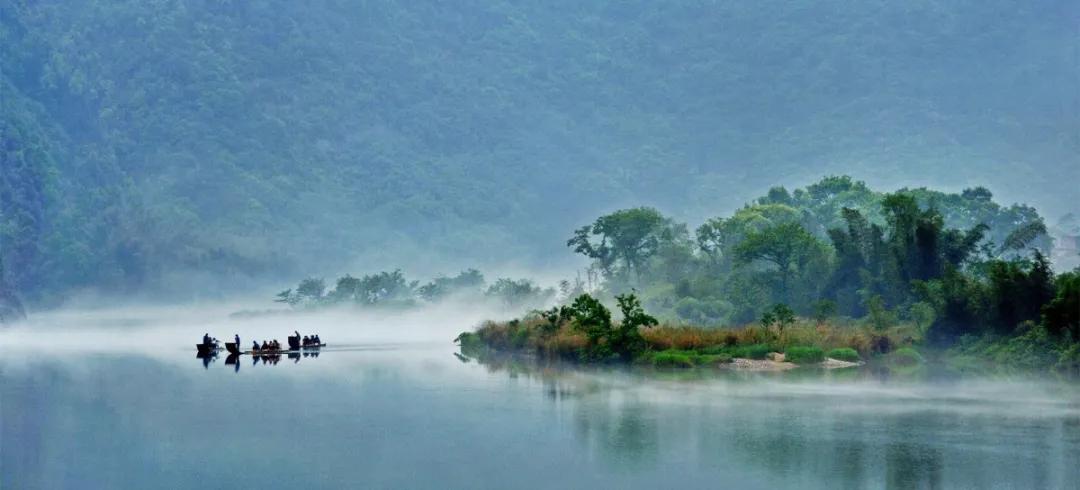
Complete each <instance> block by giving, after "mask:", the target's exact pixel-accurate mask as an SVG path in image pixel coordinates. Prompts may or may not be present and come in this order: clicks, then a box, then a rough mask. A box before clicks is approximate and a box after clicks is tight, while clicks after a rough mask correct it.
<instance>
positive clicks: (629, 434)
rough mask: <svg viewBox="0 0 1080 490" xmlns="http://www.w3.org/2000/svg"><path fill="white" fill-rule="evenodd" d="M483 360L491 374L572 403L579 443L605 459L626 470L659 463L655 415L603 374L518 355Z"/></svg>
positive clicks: (571, 408) (570, 407)
mask: <svg viewBox="0 0 1080 490" xmlns="http://www.w3.org/2000/svg"><path fill="white" fill-rule="evenodd" d="M480 362H481V364H482V365H484V367H485V368H486V369H487V370H488V371H489V372H493V373H495V372H505V373H506V374H507V376H509V377H510V378H512V379H519V378H526V379H532V380H536V381H539V382H540V384H541V385H542V386H543V390H544V395H545V396H546V397H547V398H548V399H549V400H551V401H552V402H553V403H556V404H560V405H561V404H564V403H565V404H568V405H567V406H568V407H569V409H570V410H571V411H572V412H573V420H574V429H575V432H576V433H577V436H578V440H579V441H580V442H581V443H583V444H585V446H586V447H587V448H588V450H589V451H590V452H591V453H593V454H595V455H597V456H598V457H599V458H600V459H602V460H603V461H605V462H607V463H609V464H611V465H613V466H616V467H620V468H636V467H641V466H645V465H648V464H651V463H654V462H655V461H656V457H657V454H658V452H659V448H658V446H659V429H658V427H657V424H656V416H655V413H651V412H650V410H649V407H650V406H649V404H648V403H644V402H642V401H640V400H638V399H636V398H634V397H633V396H632V394H628V393H627V392H625V391H623V390H613V389H612V386H611V384H610V383H609V382H608V381H609V380H606V379H605V377H604V376H603V375H602V374H603V373H602V372H599V371H598V372H597V373H589V374H585V373H583V372H582V370H578V369H573V368H570V367H566V366H562V365H559V364H557V363H551V364H538V363H536V362H532V361H530V360H522V359H519V358H514V357H485V358H484V359H482V360H480ZM614 371H617V370H614ZM591 374H601V375H600V376H593V375H591ZM627 395H630V396H627Z"/></svg>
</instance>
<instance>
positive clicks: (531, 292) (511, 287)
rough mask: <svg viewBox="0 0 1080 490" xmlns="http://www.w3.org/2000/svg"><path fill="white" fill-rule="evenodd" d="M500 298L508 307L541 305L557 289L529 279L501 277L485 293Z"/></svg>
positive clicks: (548, 299)
mask: <svg viewBox="0 0 1080 490" xmlns="http://www.w3.org/2000/svg"><path fill="white" fill-rule="evenodd" d="M484 294H485V295H486V296H488V297H490V298H495V299H498V300H499V301H500V302H501V303H502V304H503V306H504V307H506V308H518V307H539V306H543V304H544V303H547V302H548V301H550V300H551V298H553V297H554V296H555V290H554V289H551V288H543V287H540V286H538V285H536V284H535V283H533V282H532V281H530V280H528V279H517V280H515V279H509V278H505V277H503V278H499V279H497V280H496V281H495V283H494V284H492V285H491V286H490V287H488V289H487V291H486V292H485V293H484Z"/></svg>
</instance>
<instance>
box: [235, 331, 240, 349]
mask: <svg viewBox="0 0 1080 490" xmlns="http://www.w3.org/2000/svg"><path fill="white" fill-rule="evenodd" d="M233 341H234V342H236V348H237V349H239V348H240V334H238V333H237V334H233Z"/></svg>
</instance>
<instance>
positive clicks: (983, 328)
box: [456, 177, 1080, 373]
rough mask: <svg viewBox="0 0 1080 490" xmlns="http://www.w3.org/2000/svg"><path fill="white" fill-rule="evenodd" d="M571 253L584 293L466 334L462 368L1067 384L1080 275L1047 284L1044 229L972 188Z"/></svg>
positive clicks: (641, 228)
mask: <svg viewBox="0 0 1080 490" xmlns="http://www.w3.org/2000/svg"><path fill="white" fill-rule="evenodd" d="M567 245H568V246H569V247H570V248H572V249H573V250H574V251H576V252H578V253H580V254H583V255H585V256H586V257H588V258H589V259H590V260H591V265H590V267H589V269H588V270H587V271H586V278H587V280H582V279H581V278H580V277H579V278H578V279H577V280H576V281H574V282H570V281H564V282H563V284H562V285H561V288H560V289H561V292H562V294H561V296H560V297H561V301H560V304H559V305H557V306H555V307H552V308H550V309H546V310H534V311H532V312H530V313H528V314H526V315H524V316H522V317H520V318H517V319H513V320H510V321H502V322H494V321H489V322H485V323H484V324H482V325H480V326H479V327H478V328H477V329H476V330H475V331H471V332H465V333H462V334H461V335H460V336H458V337H457V339H456V341H457V342H459V343H460V346H461V351H462V355H465V356H470V357H480V358H483V357H484V356H489V355H527V356H531V357H535V358H538V359H546V360H562V361H571V362H580V363H633V364H644V365H652V366H657V367H675V368H698V367H719V368H728V367H735V368H742V369H770V370H772V369H787V368H791V367H795V366H823V367H848V366H854V365H858V364H859V363H862V362H875V363H885V364H887V365H891V366H913V365H920V364H922V363H924V362H926V361H927V360H931V361H935V362H940V363H942V364H944V365H947V366H950V367H952V368H956V369H960V370H965V369H986V368H991V367H992V368H995V369H1025V370H1038V371H1046V370H1053V371H1058V372H1070V373H1076V372H1078V371H1080V318H1078V317H1080V269H1078V270H1074V271H1071V272H1064V273H1060V274H1059V273H1055V272H1054V270H1053V267H1052V265H1051V262H1050V260H1049V259H1048V256H1049V254H1050V251H1051V248H1052V241H1051V239H1050V238H1049V237H1048V235H1047V229H1046V226H1045V224H1044V223H1043V219H1042V218H1041V217H1040V216H1039V215H1038V214H1037V213H1036V212H1035V210H1034V209H1033V208H1030V207H1026V206H1021V205H1012V206H1009V207H1005V206H1000V205H998V204H996V203H994V202H993V200H992V195H991V194H990V193H989V191H987V190H986V189H983V188H975V189H968V190H965V191H964V192H963V193H960V194H947V193H942V192H938V191H933V190H928V189H901V190H898V191H896V192H893V193H878V192H874V191H871V190H870V189H868V188H867V187H866V186H865V184H863V183H862V182H857V181H853V180H852V179H850V178H848V177H827V178H825V179H823V180H822V181H820V182H818V183H815V184H813V185H811V186H808V187H807V188H805V189H798V190H796V191H795V192H793V193H791V192H788V191H787V190H786V189H785V188H783V187H776V188H774V189H772V190H771V191H770V192H769V193H768V195H766V196H764V197H762V198H760V199H758V200H756V201H755V202H753V203H751V204H748V205H747V206H746V207H744V208H742V209H740V210H738V211H737V212H735V213H734V214H733V215H732V216H730V217H723V218H714V219H710V220H708V221H707V222H706V223H704V224H702V225H701V226H700V227H698V228H697V230H696V233H695V235H694V236H693V237H691V235H690V234H689V232H688V228H687V226H686V225H685V224H682V223H678V222H676V221H674V220H673V219H671V218H668V217H666V216H664V215H662V214H660V213H659V212H658V211H656V210H655V209H652V208H645V207H642V208H633V209H624V210H620V211H616V212H614V213H612V214H609V215H605V216H601V217H600V218H598V219H597V220H596V221H595V222H594V223H592V224H590V225H586V226H583V227H581V228H579V229H577V230H576V231H575V232H574V234H573V236H572V237H571V238H570V239H569V240H568V242H567ZM613 310H617V313H618V314H617V315H613V313H612V311H613ZM646 310H648V312H646ZM653 315H655V316H653ZM615 316H617V317H618V319H616V318H615Z"/></svg>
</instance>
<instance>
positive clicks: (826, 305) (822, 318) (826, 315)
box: [814, 299, 837, 324]
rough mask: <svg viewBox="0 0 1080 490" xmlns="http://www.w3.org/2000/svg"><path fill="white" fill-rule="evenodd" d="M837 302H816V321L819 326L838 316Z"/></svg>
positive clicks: (826, 300) (827, 300)
mask: <svg viewBox="0 0 1080 490" xmlns="http://www.w3.org/2000/svg"><path fill="white" fill-rule="evenodd" d="M836 310H837V306H836V302H835V301H833V300H830V299H823V300H819V301H816V302H814V320H815V321H817V323H818V324H823V323H825V322H827V321H829V319H831V318H833V317H834V316H836Z"/></svg>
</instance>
